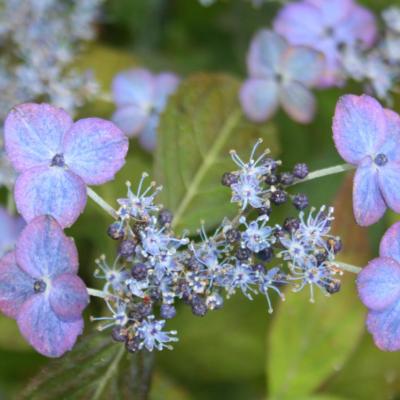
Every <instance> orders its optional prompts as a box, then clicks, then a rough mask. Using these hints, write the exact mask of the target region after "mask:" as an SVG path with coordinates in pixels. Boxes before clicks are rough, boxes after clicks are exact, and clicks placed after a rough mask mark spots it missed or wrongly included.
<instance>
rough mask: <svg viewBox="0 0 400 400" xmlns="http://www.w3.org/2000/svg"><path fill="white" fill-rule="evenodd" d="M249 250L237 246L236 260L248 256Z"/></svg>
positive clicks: (242, 259) (249, 254) (245, 258)
mask: <svg viewBox="0 0 400 400" xmlns="http://www.w3.org/2000/svg"><path fill="white" fill-rule="evenodd" d="M250 256H251V251H250V250H249V249H248V248H247V247H239V248H238V249H237V250H236V257H237V259H238V260H241V261H244V260H247V259H248V258H250Z"/></svg>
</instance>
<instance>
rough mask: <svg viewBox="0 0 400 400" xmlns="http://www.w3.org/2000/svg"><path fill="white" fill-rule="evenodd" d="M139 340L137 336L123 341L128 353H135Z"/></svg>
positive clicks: (137, 349)
mask: <svg viewBox="0 0 400 400" xmlns="http://www.w3.org/2000/svg"><path fill="white" fill-rule="evenodd" d="M139 344H140V340H139V338H137V337H134V338H133V339H129V340H127V341H126V342H125V348H126V350H128V351H129V353H136V352H138V351H139V350H140V349H139Z"/></svg>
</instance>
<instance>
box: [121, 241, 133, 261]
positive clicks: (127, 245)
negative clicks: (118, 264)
mask: <svg viewBox="0 0 400 400" xmlns="http://www.w3.org/2000/svg"><path fill="white" fill-rule="evenodd" d="M135 249H136V243H135V242H134V241H133V240H132V239H127V240H123V241H122V242H121V243H120V245H119V248H118V254H119V255H120V256H121V257H123V258H129V257H132V256H133V255H134V254H135Z"/></svg>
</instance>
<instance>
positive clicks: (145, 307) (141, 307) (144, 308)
mask: <svg viewBox="0 0 400 400" xmlns="http://www.w3.org/2000/svg"><path fill="white" fill-rule="evenodd" d="M135 312H136V314H137V315H138V316H139V317H140V318H146V317H148V316H149V315H151V314H152V312H153V303H151V302H150V301H144V302H142V303H139V304H137V305H136V307H135Z"/></svg>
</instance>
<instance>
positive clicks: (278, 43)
mask: <svg viewBox="0 0 400 400" xmlns="http://www.w3.org/2000/svg"><path fill="white" fill-rule="evenodd" d="M287 47H288V44H287V43H286V41H285V39H283V38H282V37H281V36H280V35H278V34H277V33H275V32H273V31H269V30H266V29H263V30H261V31H259V32H258V33H257V34H256V36H255V37H254V38H253V40H252V42H251V45H250V50H249V53H248V55H247V68H248V70H249V74H250V77H252V78H269V77H272V76H273V75H275V73H277V72H279V67H280V60H281V58H282V56H283V53H284V52H285V50H286V49H287Z"/></svg>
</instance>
